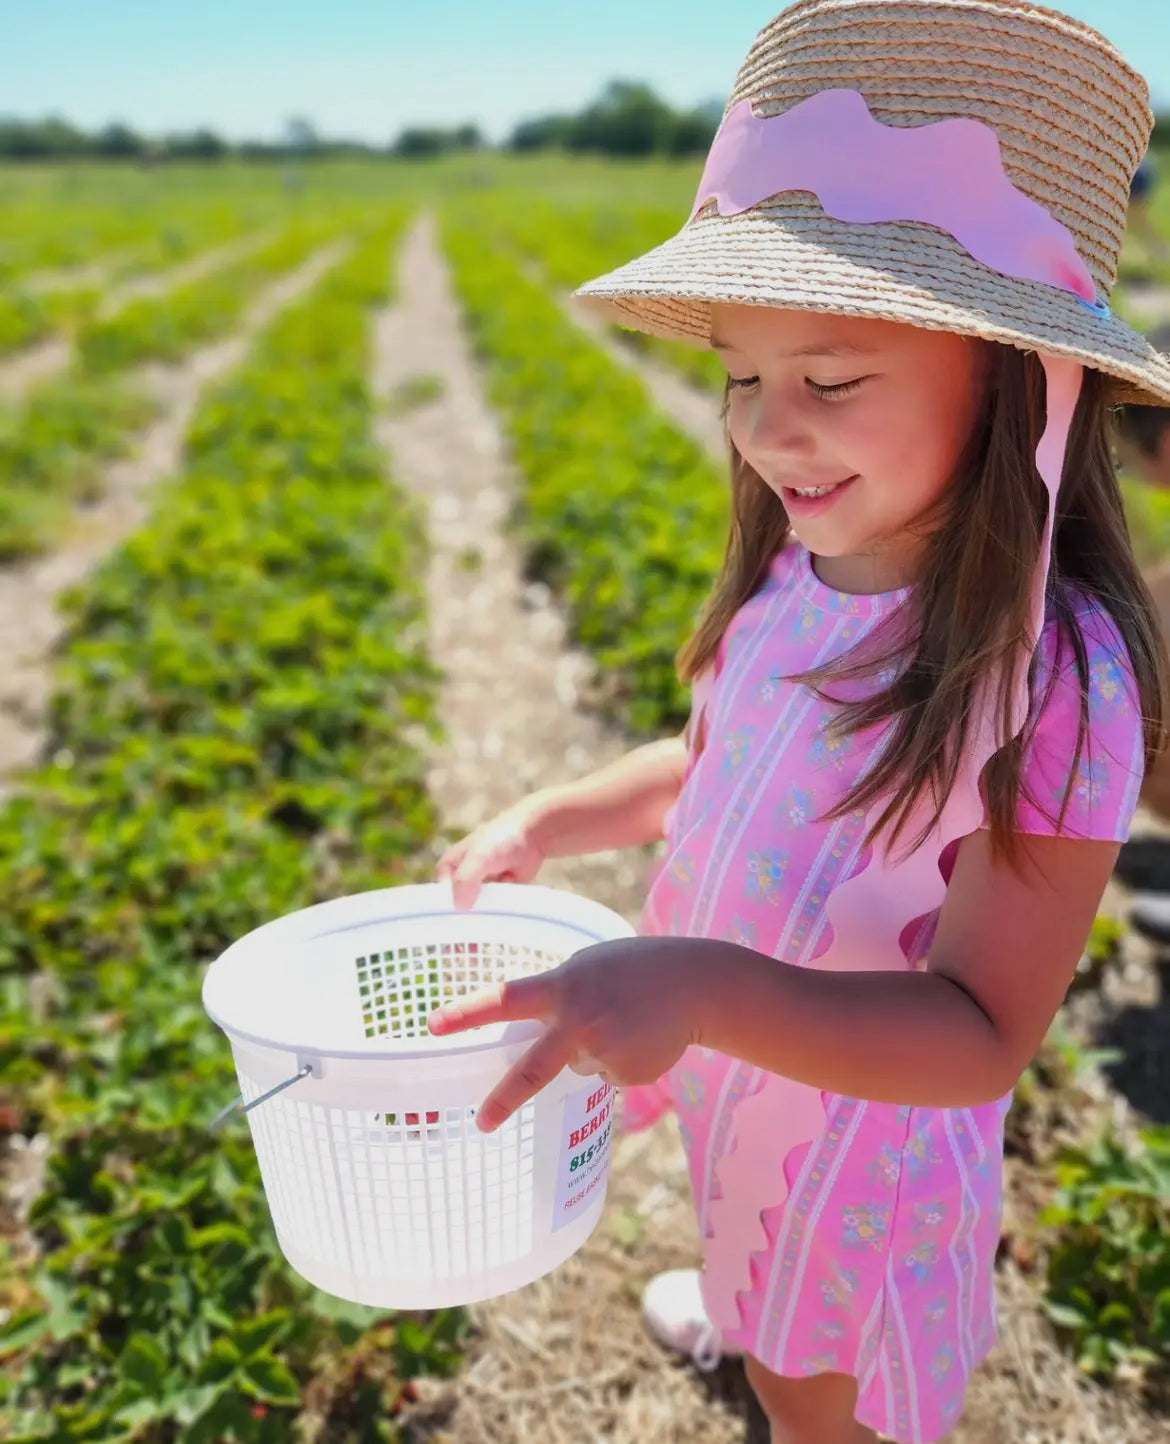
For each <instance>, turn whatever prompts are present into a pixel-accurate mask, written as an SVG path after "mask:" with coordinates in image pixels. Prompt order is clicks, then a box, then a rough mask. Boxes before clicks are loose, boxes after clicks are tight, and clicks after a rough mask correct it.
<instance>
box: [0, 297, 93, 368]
mask: <svg viewBox="0 0 1170 1444" xmlns="http://www.w3.org/2000/svg"><path fill="white" fill-rule="evenodd" d="M100 299H101V297H100V292H98V291H97V290H95V289H93V288H92V287H77V288H75V289H61V290H51V291H26V290H21V289H19V288H18V287H9V288H8V289H7V290H5V291H0V356H7V355H9V354H10V353H11V352H13V351H19V350H21V349H23V348H24V347H26V346H31V345H32V344H33V343H34V342H36V341H40V340H42V339H43V338H44V337H45V336H48V335H50V334H51V333H52V332H55V331H63V332H68V331H71V330H73V329H74V328H75V327H76V326H78V325H79V324H80V323H81V322H82V321H84V320H85V319H86V318H87V317H89V316H91V315H92V314H93V313H94V311H95V310H96V309H97V306H98V303H99V301H100Z"/></svg>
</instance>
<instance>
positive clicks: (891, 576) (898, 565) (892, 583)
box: [810, 547, 920, 597]
mask: <svg viewBox="0 0 1170 1444" xmlns="http://www.w3.org/2000/svg"><path fill="white" fill-rule="evenodd" d="M919 550H920V549H919V548H917V547H915V548H913V549H911V548H904V549H903V548H895V547H882V548H877V547H875V548H873V549H872V550H870V551H865V552H858V553H857V554H855V555H853V556H843V557H822V556H817V555H816V553H815V552H814V553H810V556H811V559H812V568H813V571H814V572H815V573H816V575H817V577H818V578H819V579H820V580H821V581H822V582H824V584H825V585H826V586H827V587H831V588H832V589H833V590H834V591H836V592H845V593H847V594H849V595H852V596H856V597H872V596H878V595H880V594H881V593H883V592H897V591H901V590H902V589H903V588H904V587H909V586H913V585H914V583H915V582H916V581H917V580H918V570H919V560H920V557H919Z"/></svg>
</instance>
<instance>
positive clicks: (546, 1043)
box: [475, 1028, 574, 1133]
mask: <svg viewBox="0 0 1170 1444" xmlns="http://www.w3.org/2000/svg"><path fill="white" fill-rule="evenodd" d="M573 1051H574V1050H573V1046H572V1044H571V1043H570V1041H569V1039H568V1036H567V1035H566V1034H565V1033H562V1032H561V1031H560V1030H558V1029H556V1028H550V1029H549V1031H548V1032H547V1033H546V1034H545V1035H544V1037H543V1038H541V1039H539V1040H538V1041H537V1042H535V1043H533V1045H532V1047H531V1048H529V1050H528V1052H527V1053H525V1055H524V1057H523V1058H521V1059H520V1061H519V1063H517V1064H516V1065H515V1066H514V1067H513V1068H511V1069H510V1070H509V1071H508V1073H507V1074H505V1076H504V1078H503V1080H502V1081H501V1082H499V1083H498V1084H497V1085H496V1086H495V1088H493V1089H492V1091H491V1092H490V1093H489V1094H488V1096H487V1098H485V1099H484V1103H483V1107H482V1108H481V1109H480V1110H479V1113H478V1114H477V1115H476V1120H475V1121H476V1124H477V1125H478V1127H479V1129H480V1130H481V1132H483V1133H493V1132H494V1131H495V1130H496V1129H497V1128H498V1127H499V1126H500V1124H501V1123H504V1122H506V1121H507V1119H509V1118H510V1117H511V1116H512V1114H513V1113H515V1112H516V1110H517V1109H518V1108H523V1106H524V1105H525V1103H527V1102H528V1100H529V1099H530V1098H535V1097H536V1095H537V1094H538V1093H539V1092H540V1090H541V1089H542V1088H547V1087H548V1085H549V1084H550V1083H551V1082H552V1081H553V1079H554V1078H556V1077H557V1076H558V1075H559V1074H560V1072H561V1070H562V1069H563V1068H564V1067H565V1064H566V1063H568V1061H569V1059H570V1058H571V1057H572V1056H573Z"/></svg>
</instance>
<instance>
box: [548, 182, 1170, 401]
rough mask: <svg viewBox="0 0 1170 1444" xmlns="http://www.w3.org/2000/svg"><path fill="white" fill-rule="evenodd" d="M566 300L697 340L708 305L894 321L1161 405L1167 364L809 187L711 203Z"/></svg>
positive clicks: (938, 244) (700, 341) (910, 232)
mask: <svg viewBox="0 0 1170 1444" xmlns="http://www.w3.org/2000/svg"><path fill="white" fill-rule="evenodd" d="M575 294H576V295H577V296H578V297H579V298H580V301H581V304H582V305H584V306H586V307H587V308H588V309H589V310H590V311H591V312H592V313H594V314H597V315H600V316H602V317H604V318H605V319H607V320H609V321H612V322H614V323H616V324H617V325H619V326H624V327H627V328H628V329H631V330H636V331H644V332H647V333H648V334H650V335H654V336H665V337H669V338H672V339H675V340H680V341H689V342H691V343H693V344H696V345H699V346H709V345H710V344H711V306H712V304H717V303H731V304H735V303H739V304H743V305H764V306H777V307H783V308H791V309H793V310H800V311H820V312H825V313H828V314H832V315H847V316H864V317H873V318H877V319H882V320H889V321H900V322H904V323H905V324H907V325H911V326H922V327H926V328H928V329H931V330H937V331H951V332H955V333H957V334H958V335H963V336H973V337H981V338H983V339H985V340H989V341H998V342H1001V343H1003V344H1005V345H1010V346H1016V347H1018V348H1020V349H1021V350H1025V351H1041V352H1046V353H1048V354H1051V355H1054V356H1067V357H1070V358H1072V359H1073V360H1076V361H1080V362H1081V363H1082V364H1084V365H1086V366H1092V367H1094V368H1095V369H1096V370H1098V371H1102V372H1104V373H1105V374H1106V375H1108V376H1109V377H1111V378H1112V379H1113V381H1114V382H1115V385H1114V387H1113V388H1112V389H1113V395H1114V398H1115V399H1116V400H1117V401H1121V402H1137V403H1141V404H1144V405H1149V406H1170V358H1167V357H1165V356H1163V355H1162V354H1161V353H1160V352H1158V351H1157V350H1155V349H1154V347H1153V346H1152V345H1151V344H1150V343H1149V341H1147V340H1146V338H1145V337H1144V336H1142V335H1141V334H1140V333H1139V332H1138V331H1135V330H1134V328H1133V327H1132V326H1130V325H1128V324H1127V323H1126V322H1125V321H1123V320H1122V319H1121V318H1120V317H1119V316H1117V315H1116V314H1113V313H1109V314H1108V315H1100V314H1098V313H1097V312H1095V311H1093V310H1091V309H1090V308H1089V307H1088V306H1086V305H1084V304H1083V303H1082V302H1081V301H1080V300H1078V299H1077V297H1076V296H1074V295H1072V294H1071V293H1070V292H1068V291H1062V290H1058V289H1056V288H1054V287H1051V286H1046V285H1043V284H1042V283H1040V282H1038V281H1025V280H1017V279H1015V278H1014V277H1010V276H1003V275H1001V274H1000V273H999V272H997V271H992V270H990V269H989V268H988V267H986V266H984V265H983V264H982V263H980V262H979V261H977V260H975V259H974V258H973V257H972V256H971V255H969V254H968V253H967V252H966V251H965V250H964V249H963V248H962V246H960V245H959V243H958V242H957V241H956V240H955V239H954V238H953V237H951V236H949V235H947V234H945V233H944V232H942V231H939V230H936V229H935V228H934V227H932V226H927V225H921V224H919V223H916V222H881V223H879V224H873V225H862V224H856V223H846V222H842V221H837V220H834V219H833V218H832V217H831V216H828V215H826V214H825V212H824V211H823V210H822V209H821V207H820V205H819V204H818V202H817V201H816V200H815V198H814V197H812V196H810V195H806V194H804V193H789V194H785V195H783V196H779V197H775V198H774V199H773V200H772V201H769V202H765V203H764V205H762V206H760V207H756V208H753V209H752V210H750V211H745V212H743V213H741V214H738V215H731V216H723V215H720V214H719V213H718V212H717V211H715V210H714V209H710V210H708V212H707V213H705V214H703V215H701V216H700V217H699V218H698V219H697V220H694V221H692V222H690V223H688V224H687V225H686V226H684V227H683V229H682V230H681V231H679V232H678V234H677V235H675V236H672V237H671V238H670V240H668V241H665V242H664V243H663V244H662V245H660V246H656V247H655V248H654V250H652V251H648V252H647V253H646V254H645V255H642V256H639V257H637V258H636V259H635V260H632V261H630V262H628V263H627V264H626V265H624V266H620V267H619V268H618V269H617V270H615V271H611V272H609V273H608V274H606V275H604V276H600V277H598V278H597V279H596V280H593V281H589V282H587V283H586V284H585V285H583V286H581V287H580V288H579V289H578V290H577V292H576V293H575Z"/></svg>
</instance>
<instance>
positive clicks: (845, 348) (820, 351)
mask: <svg viewBox="0 0 1170 1444" xmlns="http://www.w3.org/2000/svg"><path fill="white" fill-rule="evenodd" d="M711 345H712V347H713V348H714V349H715V350H716V351H734V350H735V349H736V347H735V346H733V345H732V343H731V342H730V341H720V340H718V339H717V338H716V337H714V336H712V337H711ZM874 350H875V348H874V347H873V346H856V345H852V344H849V345H846V344H845V343H844V342H841V341H839V342H837V344H836V345H833V346H798V347H797V348H796V350H795V351H781V352H779V353H778V354H779V355H781V356H784V357H796V356H870V355H872V354H873V352H874Z"/></svg>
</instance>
